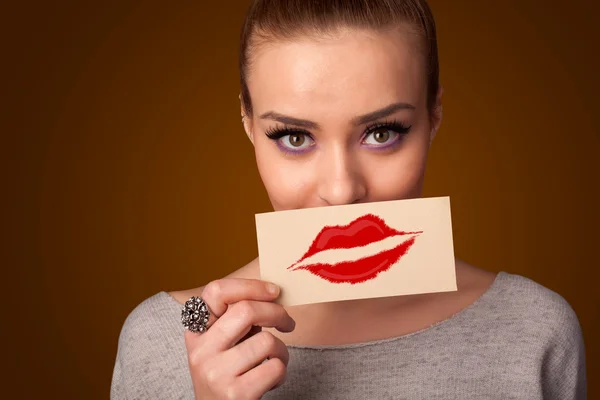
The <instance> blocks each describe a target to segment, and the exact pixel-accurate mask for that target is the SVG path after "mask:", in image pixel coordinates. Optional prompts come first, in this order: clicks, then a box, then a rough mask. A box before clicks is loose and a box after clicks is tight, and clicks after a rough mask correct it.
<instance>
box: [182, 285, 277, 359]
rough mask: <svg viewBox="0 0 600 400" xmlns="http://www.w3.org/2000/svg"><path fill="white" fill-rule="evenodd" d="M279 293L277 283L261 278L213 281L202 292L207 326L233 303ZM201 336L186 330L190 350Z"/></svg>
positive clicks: (271, 297)
mask: <svg viewBox="0 0 600 400" xmlns="http://www.w3.org/2000/svg"><path fill="white" fill-rule="evenodd" d="M279 293H280V290H279V287H278V286H277V285H275V284H273V283H270V282H266V281H263V280H260V279H241V278H224V279H219V280H216V281H212V282H210V283H209V284H207V285H206V286H205V287H204V289H203V290H202V294H201V298H202V300H204V302H205V303H206V305H207V307H208V309H209V319H208V324H207V327H208V328H210V327H211V326H212V325H213V324H214V323H215V321H216V320H217V319H218V318H219V317H220V316H221V315H223V314H224V313H225V311H226V310H227V308H228V307H229V306H230V305H231V304H234V303H236V302H239V301H242V300H257V301H273V300H275V299H276V298H277V297H278V296H279ZM201 336H202V335H197V334H195V333H192V332H189V331H187V330H186V332H185V333H184V337H185V343H186V347H187V350H188V352H190V351H192V350H193V349H194V348H196V347H197V346H198V345H199V341H201V339H200V337H201Z"/></svg>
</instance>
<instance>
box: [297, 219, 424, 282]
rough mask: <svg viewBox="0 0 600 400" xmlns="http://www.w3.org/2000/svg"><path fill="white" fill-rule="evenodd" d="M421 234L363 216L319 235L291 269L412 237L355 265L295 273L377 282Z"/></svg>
mask: <svg viewBox="0 0 600 400" xmlns="http://www.w3.org/2000/svg"><path fill="white" fill-rule="evenodd" d="M421 233H423V232H422V231H419V232H401V231H397V230H396V229H394V228H391V227H389V226H388V225H387V224H386V223H385V221H384V220H383V219H381V218H380V217H378V216H376V215H373V214H366V215H363V216H361V217H359V218H357V219H355V220H354V221H352V222H350V223H349V224H348V225H335V226H326V227H324V228H323V229H321V231H320V232H319V233H318V234H317V236H316V237H315V239H314V240H313V242H312V244H311V245H310V247H309V248H308V250H307V251H306V253H304V255H303V256H302V257H301V258H300V259H299V260H298V261H296V262H295V263H294V264H292V265H291V266H289V267H288V269H291V268H294V266H296V265H297V264H299V263H300V262H302V261H303V260H305V259H307V258H308V257H311V256H313V255H315V254H318V253H320V252H322V251H325V250H331V249H352V248H357V247H363V246H366V245H369V244H371V243H375V242H379V241H381V240H383V239H387V238H391V237H394V236H401V235H413V236H410V237H409V238H407V240H405V241H403V242H402V243H400V244H397V245H396V246H395V247H393V248H391V249H387V250H383V251H380V252H378V253H376V254H373V255H369V256H367V257H363V258H360V259H358V260H353V261H343V260H342V261H338V262H335V263H315V264H309V265H302V266H299V267H296V268H294V269H293V271H297V270H301V269H304V270H307V271H309V272H310V273H312V274H313V275H316V276H319V277H321V278H323V279H325V280H327V281H329V282H331V283H343V282H345V283H350V284H356V283H361V282H366V281H368V280H371V279H374V278H375V277H376V276H377V275H378V274H380V273H381V272H384V271H387V270H388V269H389V268H390V267H391V266H392V265H394V264H395V263H396V262H397V261H398V260H399V259H400V258H401V257H402V256H403V255H405V254H406V253H407V252H408V250H409V249H410V247H411V246H412V245H413V243H414V242H415V240H416V237H417V235H419V234H421Z"/></svg>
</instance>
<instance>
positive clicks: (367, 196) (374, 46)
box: [245, 30, 441, 211]
mask: <svg viewBox="0 0 600 400" xmlns="http://www.w3.org/2000/svg"><path fill="white" fill-rule="evenodd" d="M416 40H417V39H416V38H413V39H411V36H409V35H408V34H401V33H399V32H389V33H374V32H362V31H355V30H352V31H346V32H345V33H343V34H340V35H339V36H337V37H335V38H329V39H320V40H314V39H308V38H307V39H305V40H297V41H292V42H285V43H283V42H282V43H275V44H271V43H270V44H269V45H268V46H262V47H259V48H258V49H257V50H255V52H254V53H253V57H252V60H251V61H252V65H251V70H250V72H249V76H248V77H247V82H248V88H249V91H250V94H251V97H252V105H253V116H252V118H251V119H247V122H246V126H245V127H246V130H247V132H248V135H249V137H250V139H251V140H252V142H253V144H254V148H255V153H256V161H257V165H258V170H259V173H260V176H261V178H262V180H263V183H264V185H265V188H266V190H267V193H268V195H269V198H270V200H271V203H272V204H273V207H274V209H275V210H276V211H279V210H289V209H298V208H307V207H320V206H328V205H343V204H351V203H364V202H372V201H386V200H398V199H406V198H414V197H420V196H421V190H422V183H423V177H424V172H425V163H426V159H427V152H428V149H429V146H430V143H431V140H433V136H434V134H435V131H436V130H437V126H438V125H439V120H440V116H439V115H438V114H437V113H435V114H434V118H433V119H431V118H430V115H429V113H428V110H427V106H426V104H427V103H426V101H427V96H426V93H427V79H426V74H425V71H426V66H425V65H424V62H423V56H422V55H421V53H420V52H419V50H418V45H417V42H416ZM440 94H441V92H440ZM438 99H439V96H438Z"/></svg>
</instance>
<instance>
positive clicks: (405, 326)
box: [171, 29, 496, 398]
mask: <svg viewBox="0 0 600 400" xmlns="http://www.w3.org/2000/svg"><path fill="white" fill-rule="evenodd" d="M406 32H408V31H407V30H404V31H403V30H401V29H399V30H396V31H388V32H372V31H358V30H350V29H346V30H341V31H340V32H339V33H338V34H336V35H332V36H330V37H327V38H323V37H321V38H318V39H317V38H308V37H307V38H298V39H296V40H293V41H289V42H276V43H270V44H269V46H261V47H259V48H257V49H254V52H253V59H252V68H251V70H250V71H249V75H248V77H247V81H248V87H249V90H250V94H251V97H252V105H253V115H247V113H245V110H244V108H243V106H242V115H244V116H245V118H244V120H243V122H244V128H245V131H246V133H247V136H248V138H249V139H250V140H251V142H252V143H253V145H254V150H255V154H256V163H257V166H258V170H259V173H260V176H261V178H262V181H263V183H264V186H265V189H266V191H267V193H268V196H269V198H270V200H271V203H272V205H273V208H274V209H275V210H288V209H299V208H307V207H322V206H329V205H343V204H352V203H366V202H373V201H387V200H398V199H407V198H416V197H420V196H421V193H422V186H423V180H424V175H425V165H426V161H427V155H428V151H429V148H430V146H431V144H432V142H433V139H434V138H435V135H436V133H437V131H438V128H439V126H440V123H441V117H442V107H441V97H442V90H441V89H440V90H439V92H438V95H437V98H436V105H435V107H434V109H433V110H429V109H428V108H427V95H426V93H427V80H426V74H425V71H426V68H425V64H424V61H423V57H422V55H421V53H420V51H419V45H418V43H417V42H415V40H416V39H414V38H415V36H414V35H409V34H407V33H406ZM394 104H403V106H402V107H396V108H394V109H391V110H390V109H388V111H389V112H388V113H387V114H386V115H385V116H381V115H380V116H379V118H376V119H374V120H373V121H370V122H369V123H357V122H359V121H358V120H359V119H361V117H364V116H366V115H369V114H371V116H372V114H373V113H374V112H376V111H380V110H383V109H386V108H388V107H389V106H390V105H394ZM282 116H286V117H288V119H289V118H294V119H300V120H304V121H310V124H308V123H307V122H304V123H299V122H297V121H296V122H293V123H290V121H289V120H288V121H287V123H285V124H284V123H282V121H281V117H282ZM363 119H364V118H363ZM390 120H395V121H398V122H400V123H402V124H403V125H404V126H406V127H410V129H409V130H408V132H407V133H406V134H404V135H398V134H397V133H395V132H393V131H390V130H389V129H387V128H385V129H380V130H378V131H376V132H377V134H375V133H373V132H372V131H371V132H370V133H368V134H365V131H366V130H367V127H368V126H369V125H371V124H373V123H381V122H387V121H390ZM307 124H308V125H311V124H312V126H309V127H307V126H306V125H307ZM282 126H285V127H288V128H301V129H305V130H307V131H308V133H309V135H306V136H304V135H294V137H290V136H287V137H284V138H281V139H279V140H278V141H276V140H272V139H270V138H268V137H267V136H266V134H265V133H266V132H268V131H269V130H271V129H273V128H278V127H282ZM377 135H379V136H377ZM376 137H379V139H382V138H383V139H384V140H382V142H379V141H377V139H376ZM397 138H399V139H400V140H397V141H396V139H397ZM294 140H297V141H299V142H298V143H300V142H302V144H301V145H300V147H299V148H298V147H296V146H294V144H293V142H294ZM391 143H395V144H393V145H391ZM297 150H301V151H302V152H301V153H290V151H297ZM456 272H457V284H458V291H456V292H445V293H429V294H422V295H412V296H397V297H388V298H376V299H361V300H352V301H342V302H329V303H320V304H312V305H303V306H296V307H288V308H286V309H285V312H284V313H283V314H281V313H276V312H275V311H273V310H272V313H271V314H277V316H276V317H273V319H271V320H269V318H268V317H267V316H265V315H270V314H269V313H267V314H264V315H263V316H262V317H260V318H259V317H256V320H254V322H256V321H258V320H259V321H260V323H254V322H250V321H249V320H248V319H246V320H245V323H246V325H245V328H243V329H242V328H241V327H238V328H237V329H238V330H241V333H239V332H238V333H237V334H236V335H234V334H232V335H231V336H232V337H235V340H233V339H232V343H236V342H237V340H239V338H240V337H241V336H243V334H248V335H250V336H251V335H252V334H253V333H255V332H256V331H249V329H250V327H251V326H252V325H259V326H262V327H263V331H266V332H269V333H270V336H269V337H272V338H276V339H277V340H276V341H275V342H274V343H271V344H270V345H268V346H267V347H269V348H270V349H271V350H270V351H271V352H270V353H269V354H270V355H271V356H272V355H273V354H279V355H280V359H285V360H286V361H285V362H284V364H286V363H287V357H288V355H287V353H286V350H285V346H283V348H282V346H281V344H282V343H285V344H288V345H290V344H302V345H326V344H332V345H335V344H347V343H357V342H365V341H372V340H378V339H384V338H388V337H394V336H399V335H403V334H407V333H411V332H414V331H417V330H420V329H424V328H426V327H428V326H430V325H431V324H433V323H436V322H439V321H442V320H444V319H446V318H449V317H450V316H452V315H453V314H455V313H456V312H458V311H460V310H461V309H462V308H464V307H466V306H468V305H469V304H471V303H472V302H473V301H475V300H476V299H477V298H478V297H480V296H481V295H482V294H483V293H484V292H485V291H486V290H487V289H488V288H489V286H490V285H491V283H492V282H493V280H494V278H495V276H496V275H495V274H493V273H490V272H487V271H484V270H481V269H478V268H475V267H473V266H471V265H469V264H467V263H465V262H463V261H460V260H456ZM259 276H260V275H259V266H258V260H256V259H255V260H253V261H252V262H250V263H249V264H247V265H246V266H244V267H242V268H240V269H239V270H237V271H235V272H234V273H232V274H230V275H229V276H227V277H226V278H225V279H223V280H221V281H220V283H219V285H221V286H220V288H221V289H219V291H218V292H219V293H221V297H220V298H219V296H215V295H214V292H217V291H216V290H214V287H215V284H214V283H211V284H209V285H207V286H206V287H201V288H195V289H191V290H186V291H179V292H172V293H171V295H172V296H173V297H174V298H175V299H176V300H178V301H179V302H181V303H183V302H185V301H186V300H187V299H188V298H189V297H190V296H199V295H202V296H203V297H204V298H205V299H206V298H207V297H208V298H211V296H212V299H211V303H212V304H214V305H211V308H213V309H215V308H216V311H215V315H216V316H217V317H221V316H223V315H225V316H223V317H222V318H220V319H222V320H223V322H222V324H221V325H223V326H229V327H231V326H233V325H235V323H234V322H227V321H229V319H231V321H238V322H239V321H240V320H242V319H243V318H241V317H239V316H238V317H235V318H234V317H229V319H227V318H228V317H226V316H227V315H228V314H230V315H233V313H234V312H235V311H233V310H232V311H231V313H230V311H229V309H234V308H236V307H233V306H229V308H228V305H227V304H235V303H236V302H239V301H242V300H243V299H246V300H248V299H259V298H260V299H259V300H261V301H258V302H255V303H252V304H262V303H264V301H265V299H266V298H265V297H264V293H263V295H262V298H261V295H259V294H257V293H258V292H256V290H257V289H256V288H255V289H253V290H255V291H254V292H252V291H251V290H250V289H248V288H247V287H246V288H245V287H244V282H245V280H247V279H250V280H253V279H258V278H259ZM240 278H241V279H240ZM232 282H235V284H234V283H232ZM223 283H225V285H224V286H227V287H229V289H227V290H224V289H223V287H224V286H223ZM207 289H210V291H209V292H208V293H207ZM263 290H264V289H263ZM227 298H228V299H229V300H227ZM231 299H235V301H234V300H231ZM207 303H209V301H207ZM209 305H210V303H209ZM261 307H262V306H261ZM278 307H279V306H278ZM237 308H238V309H240V308H241V307H237ZM249 309H251V307H249V308H248V309H246V310H245V314H244V315H252V313H251V312H250V313H248V310H249ZM257 309H258V308H257ZM282 309H283V308H282ZM226 310H227V311H226ZM290 316H291V318H293V320H294V321H295V329H294V327H293V325H294V324H293V323H290V318H289V317H290ZM261 318H262V319H261ZM214 319H215V318H214V317H213V320H212V321H211V324H212V323H213V321H214ZM357 319H358V320H360V321H361V324H358V325H357V324H356V323H355V321H356V320H357ZM214 324H215V325H214V327H212V326H211V328H210V329H209V330H208V332H207V333H205V334H202V335H200V336H198V337H192V336H191V335H189V333H188V332H186V343H187V344H188V353H189V354H190V360H191V361H190V365H191V366H192V368H191V369H192V376H194V377H195V380H194V385H195V387H196V388H201V391H202V392H203V393H204V394H206V393H207V391H210V390H211V389H210V388H223V387H227V388H230V389H231V390H237V392H236V393H248V390H255V391H256V395H255V396H257V397H259V396H260V393H259V392H260V390H258V389H256V388H255V386H256V384H255V383H253V382H256V381H257V379H258V380H259V381H260V380H261V379H262V380H263V381H265V382H267V383H268V384H269V385H271V386H272V383H273V382H274V381H268V380H267V378H266V377H267V376H269V377H271V378H270V379H275V378H273V376H276V377H281V376H283V375H281V374H284V372H282V369H281V368H282V365H277V366H276V367H275V369H273V370H271V371H270V372H266V369H265V370H263V371H262V372H260V373H258V372H256V368H255V369H254V370H251V371H253V373H254V374H255V375H253V376H252V379H247V380H246V383H245V385H246V386H245V387H244V388H243V389H240V387H241V386H240V384H239V382H238V383H235V384H234V383H232V382H234V380H232V379H233V378H227V379H229V380H227V379H225V378H223V379H225V380H221V381H218V380H217V381H213V382H212V384H211V383H210V382H208V380H207V378H206V377H207V376H209V375H211V376H212V375H218V376H229V375H227V373H226V372H223V371H225V369H226V368H228V367H225V365H229V364H227V362H225V361H223V360H225V359H227V358H226V357H225V356H219V355H218V354H217V353H215V354H214V360H216V359H219V360H221V361H220V362H216V361H215V362H212V361H210V360H211V358H210V356H208V355H206V354H201V353H202V351H204V350H201V349H203V348H214V347H215V344H214V343H212V342H211V343H212V344H211V345H210V346H208V345H206V346H203V344H206V343H208V342H209V341H210V340H214V341H216V340H219V339H218V337H219V336H216V335H215V336H213V339H211V336H210V334H211V331H213V330H214V331H216V330H219V333H220V334H221V333H222V332H223V331H222V329H223V328H221V327H218V326H217V325H218V324H219V319H217V321H216V322H214ZM373 326H377V329H370V328H369V327H373ZM278 328H279V329H278ZM228 329H233V328H228ZM213 333H214V332H213ZM263 333H264V332H263ZM221 336H222V335H221ZM247 337H248V336H247ZM250 340H252V338H251V339H250ZM250 340H249V341H250ZM203 341H204V342H203ZM256 346H258V347H257V348H259V347H260V346H259V345H258V344H257V345H256ZM217 347H218V346H217ZM237 347H239V345H238V346H237ZM225 348H226V346H225V347H222V349H225ZM234 349H235V348H234ZM229 351H230V353H229V357H230V358H228V359H229V360H232V359H240V354H239V353H231V352H232V351H233V350H229ZM236 351H237V350H236ZM198 353H200V354H201V355H200V356H198V357H197V359H198V360H208V361H204V363H205V364H195V363H194V362H193V360H194V359H196V358H195V357H194V355H195V354H198ZM232 354H234V355H235V357H234V356H232ZM261 354H263V355H264V354H266V353H261ZM242 358H243V357H242ZM271 361H272V360H271ZM199 362H200V361H199ZM206 363H208V364H211V363H212V364H211V365H213V366H214V369H213V370H211V371H213V372H211V373H210V374H209V373H207V372H206V368H207V367H206ZM264 365H266V364H264ZM219 366H222V367H219ZM248 368H249V367H248ZM261 368H263V366H261ZM277 368H279V369H277ZM284 369H285V368H283V371H284ZM198 371H204V373H201V372H198ZM214 371H219V372H218V373H214ZM229 374H230V375H231V376H233V375H236V374H239V371H237V372H235V371H234V372H231V371H230V372H229ZM260 374H262V375H260ZM259 375H260V376H261V377H259ZM236 382H237V381H236ZM248 382H250V383H248ZM281 382H282V380H280V381H279V383H281ZM253 384H254V385H255V386H252V385H253ZM236 385H237V386H236ZM248 385H250V386H248ZM267 386H268V385H267ZM251 387H252V388H253V389H251ZM236 388H237V389H236ZM198 390H199V392H198V393H200V389H198ZM215 390H216V389H215ZM257 390H258V391H257ZM261 390H262V389H261ZM265 390H266V389H265ZM217 397H218V396H216V397H215V398H217ZM250 397H252V396H250Z"/></svg>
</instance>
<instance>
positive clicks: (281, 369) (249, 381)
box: [235, 358, 287, 399]
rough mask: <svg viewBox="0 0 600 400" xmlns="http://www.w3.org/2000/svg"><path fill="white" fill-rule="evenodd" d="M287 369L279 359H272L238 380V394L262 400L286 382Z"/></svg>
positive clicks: (236, 384) (236, 383)
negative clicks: (269, 392) (261, 399)
mask: <svg viewBox="0 0 600 400" xmlns="http://www.w3.org/2000/svg"><path fill="white" fill-rule="evenodd" d="M286 371H287V367H286V366H285V364H284V363H283V361H281V360H280V359H279V358H271V359H270V360H268V361H265V362H264V363H262V364H260V365H259V366H257V367H256V368H252V369H251V370H250V371H248V372H246V373H245V374H243V375H241V376H240V377H238V378H237V379H236V382H235V387H236V392H238V393H243V394H244V395H245V396H247V397H249V398H251V399H260V398H261V397H263V395H264V394H265V393H267V392H268V391H270V390H272V389H275V387H278V386H281V385H282V384H283V383H284V382H285V376H286Z"/></svg>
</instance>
